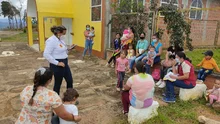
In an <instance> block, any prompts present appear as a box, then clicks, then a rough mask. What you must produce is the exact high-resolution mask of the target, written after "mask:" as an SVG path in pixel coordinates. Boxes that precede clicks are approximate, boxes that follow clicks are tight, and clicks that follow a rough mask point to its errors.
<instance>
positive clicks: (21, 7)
mask: <svg viewBox="0 0 220 124" xmlns="http://www.w3.org/2000/svg"><path fill="white" fill-rule="evenodd" d="M18 1H19V3H20V7H19V8H18V10H19V15H18V16H19V19H20V29H22V27H23V24H22V19H21V11H22V9H23V3H24V1H23V0H18ZM24 16H26V15H24Z"/></svg>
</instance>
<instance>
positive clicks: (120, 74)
mask: <svg viewBox="0 0 220 124" xmlns="http://www.w3.org/2000/svg"><path fill="white" fill-rule="evenodd" d="M117 76H118V84H117V88H123V84H124V78H125V72H120V71H118V75H117Z"/></svg>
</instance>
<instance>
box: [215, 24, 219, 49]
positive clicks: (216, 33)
mask: <svg viewBox="0 0 220 124" xmlns="http://www.w3.org/2000/svg"><path fill="white" fill-rule="evenodd" d="M219 28H220V21H217V27H216V32H215V41H214V46H217V44H218V37H219Z"/></svg>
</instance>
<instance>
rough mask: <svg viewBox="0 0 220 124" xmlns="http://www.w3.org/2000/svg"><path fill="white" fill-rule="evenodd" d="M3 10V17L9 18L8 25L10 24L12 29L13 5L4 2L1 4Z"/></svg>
mask: <svg viewBox="0 0 220 124" xmlns="http://www.w3.org/2000/svg"><path fill="white" fill-rule="evenodd" d="M1 8H2V15H3V16H4V17H8V23H9V28H12V25H11V5H10V3H9V2H7V1H2V2H1Z"/></svg>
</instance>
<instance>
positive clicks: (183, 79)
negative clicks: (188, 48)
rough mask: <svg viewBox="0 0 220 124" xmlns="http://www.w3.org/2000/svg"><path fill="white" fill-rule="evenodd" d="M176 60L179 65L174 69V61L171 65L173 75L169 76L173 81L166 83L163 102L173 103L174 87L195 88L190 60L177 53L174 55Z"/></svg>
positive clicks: (194, 78) (193, 71) (182, 53)
mask: <svg viewBox="0 0 220 124" xmlns="http://www.w3.org/2000/svg"><path fill="white" fill-rule="evenodd" d="M176 60H177V62H178V63H179V65H178V67H177V68H176V63H177V62H176V61H173V63H172V70H173V73H174V74H175V75H170V78H172V79H175V81H173V82H171V81H166V96H165V97H164V98H163V101H164V102H175V101H176V99H175V97H174V96H175V94H174V86H176V87H180V88H184V89H192V88H194V87H195V86H196V76H195V70H194V67H193V65H192V64H191V63H190V60H189V59H188V58H186V55H185V53H184V52H178V53H177V54H176Z"/></svg>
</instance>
